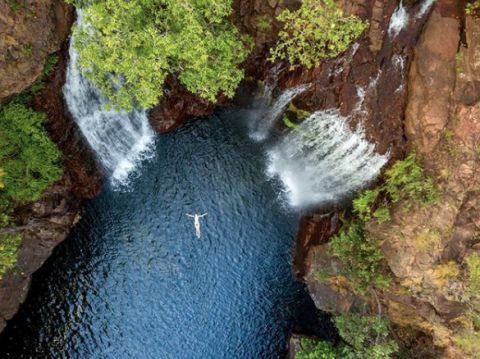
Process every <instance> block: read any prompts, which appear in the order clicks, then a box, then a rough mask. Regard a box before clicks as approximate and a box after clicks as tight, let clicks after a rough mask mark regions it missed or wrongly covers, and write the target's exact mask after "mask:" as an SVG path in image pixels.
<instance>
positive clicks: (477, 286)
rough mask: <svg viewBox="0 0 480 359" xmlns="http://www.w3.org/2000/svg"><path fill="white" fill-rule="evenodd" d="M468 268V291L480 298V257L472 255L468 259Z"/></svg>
mask: <svg viewBox="0 0 480 359" xmlns="http://www.w3.org/2000/svg"><path fill="white" fill-rule="evenodd" d="M466 262H467V266H468V291H469V292H470V293H471V294H472V295H476V296H479V297H480V256H479V255H478V254H477V253H472V254H471V255H469V256H468V257H467V259H466Z"/></svg>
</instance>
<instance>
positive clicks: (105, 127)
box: [63, 11, 155, 187]
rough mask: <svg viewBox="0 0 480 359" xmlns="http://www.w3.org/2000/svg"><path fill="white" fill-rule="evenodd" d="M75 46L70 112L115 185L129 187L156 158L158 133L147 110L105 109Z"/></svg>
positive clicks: (69, 73)
mask: <svg viewBox="0 0 480 359" xmlns="http://www.w3.org/2000/svg"><path fill="white" fill-rule="evenodd" d="M81 21H82V13H81V11H77V22H78V23H81ZM72 40H73V39H72ZM72 44H73V41H70V49H69V55H70V61H69V63H68V67H67V78H66V82H65V86H64V88H63V93H64V96H65V100H66V103H67V106H68V109H69V110H70V113H71V114H72V116H73V118H74V120H75V122H76V123H77V124H78V126H79V127H80V130H81V131H82V134H83V136H84V137H85V138H86V139H87V141H88V143H89V144H90V146H91V147H92V148H93V150H94V151H95V154H96V156H97V158H98V160H99V161H100V163H101V164H102V165H103V167H104V168H105V170H106V171H107V173H108V174H109V176H110V179H111V182H112V184H113V185H114V186H116V187H118V186H125V185H127V184H128V182H129V178H131V176H132V174H134V173H135V169H136V168H137V167H138V165H139V163H140V162H141V161H142V160H143V159H145V158H149V157H152V156H153V143H154V139H155V134H154V131H153V130H152V128H151V127H150V125H149V123H148V118H147V115H146V113H145V111H143V110H135V111H133V112H131V113H127V112H125V111H120V112H117V111H114V110H110V111H107V110H105V109H104V105H105V104H106V103H107V100H106V99H105V98H103V97H102V96H101V94H100V92H99V91H98V90H97V89H96V88H95V87H94V86H93V85H92V84H91V83H90V82H89V81H88V80H87V79H86V78H85V77H83V76H82V74H81V71H80V69H79V66H78V65H77V61H78V54H77V52H76V51H75V49H74V47H73V45H72Z"/></svg>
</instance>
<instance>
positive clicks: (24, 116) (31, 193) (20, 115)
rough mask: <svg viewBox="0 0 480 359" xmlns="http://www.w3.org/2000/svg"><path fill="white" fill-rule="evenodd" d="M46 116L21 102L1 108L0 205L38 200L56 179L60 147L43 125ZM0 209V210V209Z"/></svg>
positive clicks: (60, 172)
mask: <svg viewBox="0 0 480 359" xmlns="http://www.w3.org/2000/svg"><path fill="white" fill-rule="evenodd" d="M45 118H46V116H45V114H43V113H39V112H35V111H33V110H32V109H30V108H28V107H26V106H25V105H23V104H21V103H16V102H10V103H9V104H7V105H4V106H2V107H1V108H0V143H1V144H2V146H0V167H1V168H2V178H1V180H2V183H3V184H4V187H3V188H1V189H0V209H1V208H2V207H5V206H6V205H7V204H8V203H9V202H10V201H12V202H16V203H25V202H31V201H36V200H38V199H39V198H40V197H41V195H42V193H43V191H44V190H45V189H46V188H47V187H48V186H49V185H50V184H51V183H53V182H55V181H57V180H59V179H60V178H61V176H62V173H63V170H62V168H61V166H60V165H59V161H60V157H61V154H60V151H59V150H58V149H57V147H56V146H55V144H54V143H53V142H52V141H51V140H50V138H49V137H48V134H47V132H46V131H45V129H44V128H43V121H44V120H45ZM0 212H1V211H0Z"/></svg>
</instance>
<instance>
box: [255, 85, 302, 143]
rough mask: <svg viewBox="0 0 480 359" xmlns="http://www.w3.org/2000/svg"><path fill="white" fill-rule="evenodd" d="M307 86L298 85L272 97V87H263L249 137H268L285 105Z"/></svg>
mask: <svg viewBox="0 0 480 359" xmlns="http://www.w3.org/2000/svg"><path fill="white" fill-rule="evenodd" d="M307 88H308V85H299V86H296V87H293V88H290V89H288V90H285V91H284V92H283V93H282V94H281V95H280V96H279V97H278V98H276V99H273V98H272V88H271V87H269V86H267V87H265V91H264V95H263V96H262V102H263V103H262V104H261V106H260V109H259V110H258V111H255V117H256V119H255V121H254V122H253V123H252V128H251V131H250V137H251V138H252V139H253V140H254V141H257V142H260V141H264V140H266V139H267V138H268V136H269V134H270V131H271V129H272V127H273V125H274V124H275V121H276V120H277V119H278V118H279V117H280V116H281V115H282V113H283V112H284V111H285V107H287V105H288V104H289V103H290V101H292V100H293V99H294V98H295V97H296V96H297V95H299V94H301V93H302V92H304V91H305V90H306V89H307Z"/></svg>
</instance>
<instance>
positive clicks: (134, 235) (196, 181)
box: [0, 112, 321, 359]
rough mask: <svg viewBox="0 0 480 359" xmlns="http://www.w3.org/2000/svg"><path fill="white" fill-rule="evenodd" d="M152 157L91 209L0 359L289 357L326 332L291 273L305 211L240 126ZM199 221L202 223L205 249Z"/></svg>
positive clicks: (206, 129) (186, 140)
mask: <svg viewBox="0 0 480 359" xmlns="http://www.w3.org/2000/svg"><path fill="white" fill-rule="evenodd" d="M156 152H157V153H156V157H155V158H154V159H151V160H150V161H149V162H147V163H144V165H143V169H142V175H141V176H140V177H138V178H136V179H135V180H134V181H133V182H132V184H131V187H130V190H129V191H128V192H115V191H113V190H112V189H111V188H108V187H107V188H105V189H104V190H103V192H102V193H101V195H100V196H99V197H98V198H96V199H95V200H93V201H90V202H88V203H87V204H86V206H85V211H84V215H83V218H82V220H81V222H80V223H79V224H78V225H77V227H76V228H75V229H74V230H73V232H72V234H71V236H70V238H69V239H68V240H67V241H66V242H64V243H63V244H62V245H60V246H59V247H58V248H57V249H56V250H55V252H54V255H53V256H52V257H51V259H50V260H49V261H48V262H47V264H46V265H45V266H44V267H43V268H42V269H41V270H40V271H39V272H38V273H37V274H36V275H35V277H34V280H33V287H32V290H31V293H30V295H29V298H28V300H27V302H26V303H25V305H24V306H23V307H22V309H21V311H20V313H19V315H18V316H17V317H16V318H15V320H13V321H12V322H10V323H9V326H8V328H7V330H6V332H5V333H4V334H3V335H2V337H1V338H0V356H1V357H5V358H82V359H83V358H175V359H177V358H178V359H181V358H186V359H187V358H188V359H194V358H202V359H206V358H266V359H272V358H282V357H284V355H285V348H286V345H287V339H288V337H289V335H290V333H291V332H292V330H293V329H294V328H298V326H299V321H302V322H305V319H308V320H310V321H311V323H309V324H311V325H316V324H318V323H317V322H316V321H315V319H314V318H315V315H314V311H315V310H314V306H313V303H312V302H311V300H310V298H309V296H308V293H307V292H306V289H305V287H304V285H303V284H301V283H299V282H297V281H295V279H294V278H293V275H292V272H291V264H290V262H291V256H292V246H293V242H294V236H295V233H296V226H297V222H298V213H295V212H289V211H288V210H287V209H286V208H285V206H282V205H281V203H280V202H279V200H278V193H279V188H278V184H276V183H274V182H273V181H267V180H266V177H265V175H264V171H265V157H264V149H263V148H262V147H261V145H260V144H256V143H252V141H251V140H249V138H248V135H247V133H246V129H245V128H244V121H243V120H242V118H241V115H240V114H239V113H238V112H222V113H220V114H219V115H217V116H212V118H210V119H208V120H207V121H194V122H191V123H189V124H188V125H187V126H185V127H184V128H182V129H180V130H179V131H176V132H175V133H172V134H168V135H162V136H159V137H158V138H157V140H156ZM194 212H197V213H198V212H202V213H203V212H208V216H207V217H205V218H203V219H202V238H201V239H200V240H199V239H197V238H196V237H195V235H194V230H193V222H192V220H191V218H188V217H187V216H186V215H185V214H186V213H194ZM320 330H321V329H320ZM317 334H321V333H317Z"/></svg>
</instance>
